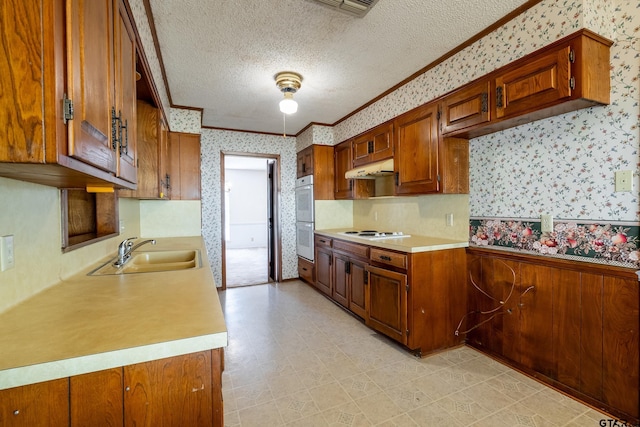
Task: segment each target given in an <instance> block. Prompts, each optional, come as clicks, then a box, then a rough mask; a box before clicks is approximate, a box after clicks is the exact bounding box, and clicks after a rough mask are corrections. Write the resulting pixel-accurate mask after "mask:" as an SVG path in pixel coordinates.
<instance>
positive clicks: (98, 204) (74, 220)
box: [60, 189, 119, 252]
mask: <svg viewBox="0 0 640 427" xmlns="http://www.w3.org/2000/svg"><path fill="white" fill-rule="evenodd" d="M60 202H61V203H60V204H61V206H62V251H63V252H69V251H72V250H74V249H77V248H81V247H83V246H86V245H89V244H91V243H95V242H98V241H100V240H104V239H108V238H111V237H114V236H117V235H118V234H119V233H118V223H119V221H118V220H119V215H118V197H117V196H116V193H89V192H87V191H85V190H84V189H62V190H60Z"/></svg>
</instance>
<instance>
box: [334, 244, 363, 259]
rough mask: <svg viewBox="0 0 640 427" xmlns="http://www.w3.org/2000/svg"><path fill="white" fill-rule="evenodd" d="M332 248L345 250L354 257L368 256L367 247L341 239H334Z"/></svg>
mask: <svg viewBox="0 0 640 427" xmlns="http://www.w3.org/2000/svg"><path fill="white" fill-rule="evenodd" d="M333 250H335V251H341V252H346V253H348V254H349V255H353V256H356V257H361V258H369V247H368V246H364V245H359V244H357V243H351V242H345V241H343V240H334V241H333Z"/></svg>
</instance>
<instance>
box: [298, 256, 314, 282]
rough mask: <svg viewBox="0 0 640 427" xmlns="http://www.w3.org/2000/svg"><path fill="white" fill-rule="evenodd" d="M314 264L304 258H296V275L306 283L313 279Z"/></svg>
mask: <svg viewBox="0 0 640 427" xmlns="http://www.w3.org/2000/svg"><path fill="white" fill-rule="evenodd" d="M313 267H314V264H313V263H312V262H311V261H308V260H306V259H304V258H298V276H300V278H301V279H302V280H304V281H305V282H307V283H313V282H314V281H315V279H314V275H313Z"/></svg>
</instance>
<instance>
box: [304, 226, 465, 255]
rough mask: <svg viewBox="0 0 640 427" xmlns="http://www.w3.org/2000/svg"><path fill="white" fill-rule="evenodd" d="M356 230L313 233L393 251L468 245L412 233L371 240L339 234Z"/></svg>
mask: <svg viewBox="0 0 640 427" xmlns="http://www.w3.org/2000/svg"><path fill="white" fill-rule="evenodd" d="M350 230H356V228H336V229H330V230H315V234H317V235H320V236H326V237H331V238H334V239H340V240H347V241H349V242H354V243H360V244H363V245H369V246H375V247H378V248H383V249H391V250H394V251H400V252H407V253H417V252H429V251H441V250H444V249H456V248H466V247H468V246H469V241H468V240H455V239H444V238H441V237H430V236H419V235H415V234H413V233H408V234H410V236H409V237H399V238H392V239H380V240H371V239H365V238H362V237H358V236H355V235H348V234H341V233H343V232H345V231H350Z"/></svg>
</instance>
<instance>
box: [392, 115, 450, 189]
mask: <svg viewBox="0 0 640 427" xmlns="http://www.w3.org/2000/svg"><path fill="white" fill-rule="evenodd" d="M438 139H439V137H438V105H437V104H435V103H432V104H427V105H424V106H422V107H419V108H416V109H414V110H411V111H409V112H407V113H405V114H403V115H401V116H399V117H398V118H396V135H395V149H394V152H395V157H394V169H395V178H396V187H395V194H396V195H401V194H424V193H435V192H437V191H438V189H439V182H438V179H439V177H438Z"/></svg>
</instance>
